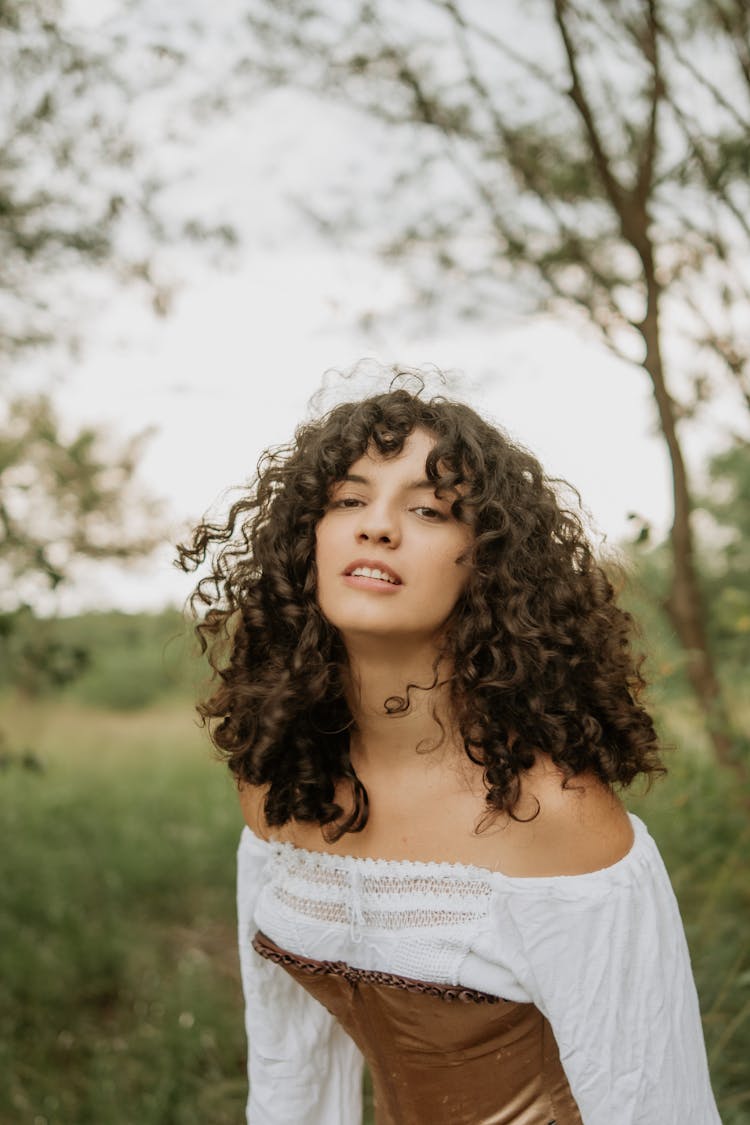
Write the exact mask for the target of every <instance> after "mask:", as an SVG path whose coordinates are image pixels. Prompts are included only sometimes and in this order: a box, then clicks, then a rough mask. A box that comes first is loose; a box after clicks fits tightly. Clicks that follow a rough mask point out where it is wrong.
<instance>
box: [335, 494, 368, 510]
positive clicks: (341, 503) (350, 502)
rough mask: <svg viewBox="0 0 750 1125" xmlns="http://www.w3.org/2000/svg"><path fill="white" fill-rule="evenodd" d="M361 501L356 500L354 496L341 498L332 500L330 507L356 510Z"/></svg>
mask: <svg viewBox="0 0 750 1125" xmlns="http://www.w3.org/2000/svg"><path fill="white" fill-rule="evenodd" d="M361 503H362V501H361V500H358V499H357V498H356V496H341V497H340V498H339V499H338V500H332V501H331V504H330V506H331V507H332V508H356V506H357V505H358V504H361Z"/></svg>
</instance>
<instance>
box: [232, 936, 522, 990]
mask: <svg viewBox="0 0 750 1125" xmlns="http://www.w3.org/2000/svg"><path fill="white" fill-rule="evenodd" d="M252 947H253V949H254V950H255V952H256V953H258V954H259V955H260V956H261V957H265V958H266V960H267V961H273V962H274V963H275V964H277V965H281V966H282V968H294V969H300V970H301V971H302V972H304V973H308V974H309V975H310V976H324V975H327V976H335V977H341V978H342V979H343V980H345V981H346V982H347V983H348V984H351V985H357V984H382V985H385V986H386V987H388V988H399V989H401V991H403V992H418V993H424V994H425V995H426V996H437V997H439V999H441V1000H461V1001H464V1002H468V1003H473V1004H507V1003H509V1001H507V1000H503V999H502V998H501V997H500V996H491V995H490V994H489V993H488V992H479V991H477V989H475V988H462V987H461V986H460V985H452V984H437V983H431V982H427V981H422V980H412V979H411V978H410V977H401V976H398V975H397V974H395V973H382V972H380V971H378V970H377V969H355V968H353V967H352V966H351V965H347V963H346V961H316V960H314V959H313V958H311V957H298V956H297V955H296V954H294V953H287V951H286V950H285V949H280V948H279V946H278V945H275V944H274V943H273V942H272V941H271V939H270V938H267V937H266V935H265V934H264V933H261V931H260V930H258V932H257V933H256V935H255V937H254V938H253V940H252Z"/></svg>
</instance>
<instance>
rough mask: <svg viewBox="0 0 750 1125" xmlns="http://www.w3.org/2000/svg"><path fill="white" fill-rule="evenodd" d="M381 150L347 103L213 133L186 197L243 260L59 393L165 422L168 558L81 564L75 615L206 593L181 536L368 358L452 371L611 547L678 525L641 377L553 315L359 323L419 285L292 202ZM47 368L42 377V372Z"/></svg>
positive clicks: (186, 278) (95, 328) (125, 310)
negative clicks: (327, 235)
mask: <svg viewBox="0 0 750 1125" xmlns="http://www.w3.org/2000/svg"><path fill="white" fill-rule="evenodd" d="M77 4H78V9H79V16H80V14H81V13H88V18H89V21H90V23H91V24H92V26H94V25H95V26H101V27H105V26H106V23H105V22H104V14H105V12H106V9H104V8H102V7H96V6H92V5H91V3H89V2H87V0H77ZM109 10H110V11H116V10H117V5H110V9H109ZM375 139H376V138H375V136H374V134H373V135H368V134H367V130H366V129H365V128H364V127H363V125H362V122H361V120H360V119H355V118H354V115H353V114H351V113H349V112H348V111H346V110H343V109H341V108H334V107H329V106H325V105H324V104H323V103H319V102H316V101H315V100H313V99H311V98H309V97H305V96H303V95H302V94H292V93H290V92H281V93H280V94H275V95H271V96H270V97H269V98H268V99H265V100H259V101H253V103H252V104H249V105H248V106H246V107H244V108H243V109H242V110H238V111H237V112H236V114H233V115H232V116H231V118H229V117H227V118H226V119H224V120H222V121H220V122H216V123H214V125H213V126H212V127H211V128H210V129H209V130H206V132H205V134H201V132H200V131H199V132H198V133H197V134H196V136H195V138H194V145H193V152H192V161H191V171H190V174H189V175H181V176H180V182H179V184H177V185H176V187H175V189H174V191H175V202H176V205H177V206H179V207H184V208H185V209H186V210H188V211H189V210H190V207H191V205H193V204H198V205H199V208H200V210H201V211H202V213H203V214H209V215H211V214H215V215H216V219H217V221H218V220H219V219H220V218H221V219H222V221H223V220H224V219H229V220H230V221H232V222H234V223H235V224H236V225H237V227H238V229H239V230H240V231H241V233H242V237H243V242H242V248H241V251H240V252H239V254H238V255H237V257H236V259H235V260H234V262H233V263H232V264H231V265H229V264H227V265H226V266H224V267H223V268H222V269H220V270H216V269H211V268H209V267H208V266H207V265H206V264H205V263H204V262H201V261H199V260H198V259H197V258H190V257H185V258H184V261H183V268H182V272H181V275H180V277H179V279H176V280H179V286H180V288H179V290H178V292H177V295H176V298H175V302H174V307H173V310H172V313H171V315H170V316H169V317H168V318H166V319H162V320H154V319H153V318H151V317H150V315H149V314H148V313H147V312H146V311H145V310H144V308H143V303H142V300H141V298H140V297H139V295H138V294H135V293H125V294H122V295H121V296H118V297H117V298H116V299H114V300H112V301H110V302H109V304H108V306H107V307H106V308H103V309H101V310H100V311H99V313H98V315H97V317H96V322H95V323H94V324H92V325H91V330H90V332H89V333H88V343H87V346H86V350H85V352H84V355H83V357H82V359H81V360H80V361H79V362H78V363H77V364H76V365H75V369H74V370H72V371H71V370H70V367H69V365H65V367H64V380H61V381H60V383H59V386H58V390H57V400H58V402H59V405H60V408H61V410H62V412H63V414H64V416H65V418H66V419H67V420H68V421H69V423H70V425H74V424H77V423H79V422H83V421H87V422H88V421H94V422H97V423H107V424H108V425H109V426H110V428H111V430H112V433H113V435H115V436H116V435H118V434H119V435H121V436H123V437H125V436H127V435H129V434H131V433H133V432H136V431H138V430H141V429H143V428H144V427H147V426H153V427H155V431H156V432H155V435H154V437H153V438H152V440H151V442H150V444H149V446H148V448H147V452H146V454H145V457H144V461H143V464H142V467H141V477H142V479H143V480H144V481H145V482H146V483H147V484H148V485H149V486H150V487H151V488H152V489H153V491H155V492H156V493H158V494H159V495H162V496H163V497H164V498H165V499H166V501H167V504H168V511H169V517H168V519H167V520H166V521H165V536H164V538H165V548H164V550H163V551H162V552H161V553H160V555H159V556H158V557H157V558H155V559H154V560H152V561H151V562H149V563H147V564H142V565H139V566H138V567H137V568H136V569H133V570H132V571H130V572H126V571H123V570H121V569H120V568H115V567H110V566H102V565H101V564H97V566H96V567H89V568H84V569H83V570H82V571H81V575H80V578H79V581H78V582H77V583H76V584H75V585H74V586H73V587H72V588H70V589H69V590H68V591H65V592H63V593H61V594H60V595H59V597H58V599H57V602H56V604H57V605H58V606H59V607H61V608H62V609H63V610H65V611H73V610H77V609H81V608H89V607H91V608H102V607H105V606H110V605H114V606H119V607H122V608H126V609H133V610H134V609H141V608H156V607H159V606H161V605H164V604H170V603H171V604H178V603H180V602H181V601H182V599H183V598H184V597H185V594H186V593H187V591H188V589H189V586H190V582H189V581H186V580H185V578H184V577H183V576H181V575H179V574H178V572H177V571H175V570H174V569H173V568H172V567H171V566H170V553H171V552H170V550H169V549H168V547H167V546H166V544H167V543H168V542H169V541H170V540H174V538H175V537H177V536H179V534H180V533H181V530H184V528H185V527H186V526H187V525H188V523H189V522H190V521H195V520H197V519H198V518H199V517H200V516H201V515H202V513H203V512H205V511H206V510H207V509H208V508H209V507H211V506H212V505H215V504H216V503H217V502H218V500H219V497H220V495H221V493H222V492H223V490H225V489H226V488H227V487H229V486H230V485H235V484H240V483H241V482H242V481H243V480H246V479H247V478H248V477H249V476H250V475H251V474H252V472H253V469H254V466H255V464H256V462H257V459H258V455H259V453H260V452H261V450H262V449H263V448H264V447H266V446H267V445H269V444H275V443H280V442H284V441H286V440H288V439H289V438H290V437H291V434H292V432H293V430H294V427H295V425H296V424H297V423H298V422H299V421H300V420H301V419H302V417H304V416H305V415H306V413H307V411H308V402H309V399H310V396H311V395H312V394H313V393H314V392H315V391H316V390H317V389H318V388H319V387H320V385H321V382H322V379H323V375H324V372H325V371H326V370H327V369H330V368H337V369H347V368H349V367H351V366H352V365H353V364H354V363H356V362H357V361H358V360H359V359H361V358H363V357H366V356H372V357H375V358H377V359H378V360H380V361H382V362H383V363H386V364H392V363H399V364H408V365H417V366H421V365H435V366H437V367H438V368H441V369H444V370H445V369H449V370H450V371H451V372H452V373H453V378H454V382H453V387H454V390H455V391H456V393H457V394H458V395H459V397H463V398H465V399H466V400H467V401H469V402H470V403H471V404H472V405H474V406H475V407H476V408H477V409H479V410H480V411H481V412H482V413H484V414H485V415H487V416H489V417H490V418H492V419H494V420H495V421H496V422H497V423H498V424H500V425H501V426H503V427H505V428H506V429H507V430H509V431H510V432H511V434H512V435H513V436H514V437H516V438H518V439H519V440H520V441H521V442H522V443H524V444H525V445H526V446H528V447H529V448H530V449H531V450H532V451H533V452H534V453H536V454H537V455H538V456H539V458H540V459H541V461H542V463H543V464H544V466H545V468H546V469H547V470H548V472H550V473H551V474H553V475H560V476H563V477H565V478H567V479H568V480H570V481H571V483H573V484H574V485H576V486H577V487H578V488H579V490H580V492H581V494H582V497H583V500H584V503H585V505H586V507H587V508H588V509H589V511H590V512H591V514H592V517H593V520H594V523H595V525H596V526H597V527H598V529H599V532H600V534H601V535H603V536H606V538H607V540H608V542H609V543H614V542H615V541H617V540H618V539H620V538H621V537H624V536H627V535H628V534H629V531H630V530H631V529H629V525H628V520H627V515H628V513H629V512H637V513H638V514H639V515H641V516H643V517H644V518H646V519H648V520H649V521H651V522H652V523H653V524H654V525H655V527H656V529H657V530H660V531H663V530H665V529H666V527H667V526H668V521H669V518H670V482H669V473H668V465H667V460H666V456H665V452H664V450H663V443H662V441H661V440H660V439H659V437H658V436H656V434H655V412H654V409H653V405H652V401H651V397H650V392H649V385H648V381H647V379H646V377H645V375H644V373H643V372H642V371H641V370H640V369H638V368H634V367H630V366H627V365H625V364H623V363H620V362H617V361H615V360H614V359H613V358H612V357H611V356H610V355H609V354H607V353H606V352H605V351H604V350H603V349H601V348H599V347H597V346H595V345H594V344H593V343H591V342H590V341H588V342H587V341H585V340H583V339H581V338H580V337H578V336H576V335H575V333H574V332H573V331H572V330H571V329H570V328H568V327H565V326H564V325H562V324H556V323H555V322H553V321H550V320H544V321H542V320H533V321H519V320H517V319H513V318H512V317H504V318H499V319H498V322H497V324H496V325H495V326H492V327H489V326H486V325H485V326H477V325H469V324H465V323H464V324H461V323H457V324H451V323H444V324H441V325H439V326H433V327H432V328H431V330H429V331H425V330H422V331H415V330H414V328H409V327H408V326H405V325H404V323H403V322H402V321H401V320H400V319H399V318H398V317H397V318H395V320H394V321H393V322H389V321H388V320H387V319H386V321H385V322H384V323H382V324H379V325H378V326H377V327H369V328H367V327H362V326H361V324H360V322H359V320H358V317H359V315H360V314H361V313H362V312H364V311H366V310H374V311H378V310H386V309H389V308H393V307H396V308H397V307H398V305H399V301H400V300H402V299H405V298H406V296H407V292H408V290H407V288H406V286H405V283H404V279H403V278H402V277H401V276H400V275H399V273H398V271H397V270H396V269H394V268H393V267H387V266H385V265H384V264H383V263H381V262H378V261H376V260H374V259H373V258H372V257H371V256H369V255H368V254H367V253H365V252H364V251H363V250H361V249H359V250H358V249H357V248H356V247H354V246H347V245H341V244H334V243H331V242H328V241H326V240H324V239H323V237H322V236H319V235H317V234H315V233H314V232H313V231H312V229H311V228H309V227H308V226H307V225H306V224H305V221H304V219H303V218H302V217H301V216H300V215H299V214H298V213H297V212H296V211H295V209H294V207H293V205H292V203H291V202H290V201H289V198H288V197H289V195H290V194H292V193H297V194H299V191H300V186H301V185H302V186H304V188H305V189H306V190H309V192H310V194H311V197H312V196H315V195H316V193H317V194H318V196H319V194H320V192H323V193H325V191H326V190H328V188H329V187H330V185H332V184H334V183H340V182H341V179H342V178H346V176H347V175H349V174H351V173H352V169H353V168H354V167H355V166H357V167H358V168H359V169H360V174H361V168H362V167H363V162H364V166H365V168H366V166H367V160H368V159H371V156H370V153H371V149H372V146H373V144H374V141H375ZM358 161H359V162H358ZM49 370H50V368H49V365H48V364H47V365H44V364H42V365H40V366H38V368H37V370H36V378H37V379H38V380H39V381H41V382H43V381H44V379H45V378H46V377H47V374H48V372H49ZM57 370H58V372H60V371H61V370H62V367H60V366H59V365H58V368H57ZM329 382H330V383H332V384H335V383H336V380H335V378H330V379H329ZM378 389H380V388H379V387H378ZM335 393H336V392H335V391H333V390H332V391H331V392H330V395H329V399H328V401H329V402H330V401H331V396H332V395H334V394H335ZM338 397H339V398H340V397H342V395H341V394H339V395H338ZM343 397H346V396H345V395H344V396H343ZM728 409H729V406H728V405H727V406H726V407H725V406H723V405H722V404H721V403H719V404H717V406H716V408H715V409H714V411H713V413H712V415H711V416H709V418H708V419H707V421H706V423H705V425H703V427H702V428H701V429H700V430H698V431H696V432H695V433H694V435H693V437H692V438H691V440H690V441H689V442H688V452H689V455H690V459H691V462H692V464H693V466H694V468H695V469H696V471H697V470H698V469H699V467H700V465H701V464H702V463H703V462H704V461H705V456H706V454H707V452H708V451H709V450H710V449H712V448H717V447H718V446H720V445H721V444H722V434H723V433H724V430H725V427H726V426H727V425H728V424H729V423H730V422H731V419H730V418H728V417H726V414H727V411H728Z"/></svg>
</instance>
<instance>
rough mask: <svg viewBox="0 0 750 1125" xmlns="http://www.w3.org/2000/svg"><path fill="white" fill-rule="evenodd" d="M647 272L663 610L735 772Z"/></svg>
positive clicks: (644, 327) (644, 328) (718, 748)
mask: <svg viewBox="0 0 750 1125" xmlns="http://www.w3.org/2000/svg"><path fill="white" fill-rule="evenodd" d="M650 273H652V271H651V270H650V269H649V268H648V266H647V268H646V274H647V277H646V284H647V294H648V296H647V308H646V315H645V317H644V319H643V322H642V324H641V326H640V330H641V334H642V336H643V339H644V342H645V344H646V357H645V360H644V363H643V366H644V367H645V369H646V371H647V372H648V374H649V376H650V378H651V385H652V389H653V393H654V399H655V400H656V406H657V410H658V412H659V422H660V425H661V430H662V433H663V435H664V440H665V441H666V443H667V448H668V450H669V460H670V464H671V468H672V490H673V499H674V520H673V523H672V527H671V529H670V536H669V538H670V545H671V548H672V585H671V589H670V591H669V594H668V596H667V599H666V602H665V608H666V611H667V613H668V615H669V618H670V620H671V622H672V624H673V625H674V628H675V630H676V632H677V636H678V637H679V639H680V643H681V644H682V647H683V648H684V650H685V653H686V655H687V665H686V671H687V675H688V680H689V683H690V686H691V688H692V690H693V693H694V695H695V698H696V699H697V701H698V704H699V706H700V708H701V711H702V712H703V715H704V718H705V722H706V729H707V732H708V735H709V738H710V740H711V744H712V746H713V749H714V753H715V755H716V758H717V760H718V761H719V762H720V763H721V764H722V765H724V766H729V767H731V768H732V769H734V770H736V771H737V772H740V773H742V775H743V777H744V774H745V770H744V767H743V766H742V765H741V763H740V762H739V761H738V760H737V759H736V757H735V756H734V754H733V740H732V735H731V721H730V718H729V714H728V712H727V709H726V704H725V702H724V699H723V696H722V691H721V686H720V684H719V680H718V677H717V675H716V670H715V667H714V662H713V658H712V656H711V652H710V650H709V645H708V636H707V631H706V613H705V607H704V601H703V594H702V592H701V589H700V585H699V583H698V576H697V573H696V566H695V546H694V540H693V532H692V527H691V523H690V516H691V511H692V501H691V497H690V489H689V486H688V480H687V471H686V468H685V460H684V457H683V455H682V448H681V446H680V439H679V437H678V434H677V426H676V419H675V411H674V403H673V401H672V398H671V396H670V394H669V392H668V390H667V386H666V381H665V377H664V366H663V362H662V354H661V340H660V308H659V299H660V293H659V287H658V284H657V282H656V279H655V278H654V277H653V276H648V275H649V274H650Z"/></svg>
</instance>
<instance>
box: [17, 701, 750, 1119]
mask: <svg viewBox="0 0 750 1125" xmlns="http://www.w3.org/2000/svg"><path fill="white" fill-rule="evenodd" d="M675 714H676V715H677V714H679V717H680V724H681V725H682V727H683V728H684V727H685V718H684V716H685V712H684V709H678V711H676V712H675ZM0 728H4V729H5V730H6V731H8V732H9V734H10V751H11V752H10V754H9V755H8V754H6V756H5V758H4V759H3V761H4V764H5V768H4V769H3V770H2V772H0V786H1V792H2V798H1V802H2V806H1V807H2V813H1V815H2V829H3V840H4V847H3V848H2V850H1V851H0V1073H2V1074H3V1075H5V1076H9V1080H6V1081H4V1082H2V1083H0V1121H2V1122H3V1125H239V1122H241V1121H242V1120H243V1107H244V1100H245V1092H246V1091H245V1042H244V1032H243V1027H242V1008H241V993H240V984H239V971H238V964H237V955H236V949H235V917H234V870H233V868H234V852H235V848H236V843H237V838H238V834H239V830H240V817H239V813H238V809H237V805H236V798H235V795H234V792H233V789H232V785H231V783H230V781H229V778H228V777H227V775H226V771H225V770H224V768H223V767H222V766H220V765H216V764H213V763H212V762H211V760H210V757H209V752H208V748H207V745H206V742H205V740H204V736H203V735H202V734H201V733H200V732H199V731H198V730H197V729H196V728H195V726H194V724H193V722H192V717H191V712H190V706H189V704H185V703H183V702H180V701H176V702H174V703H172V704H167V703H161V704H159V705H158V706H154V707H152V708H151V709H148V710H142V711H131V712H129V713H117V712H112V711H97V710H94V709H90V708H85V707H83V706H81V704H80V703H77V702H73V701H69V702H68V703H67V704H61V703H60V702H59V701H58V702H53V701H47V702H39V701H36V702H34V703H33V704H31V703H29V702H27V701H24V700H23V699H20V698H11V697H6V698H5V700H4V701H3V702H2V704H1V705H0ZM675 729H677V725H675ZM679 734H680V738H681V740H687V741H686V749H685V750H683V751H682V752H681V753H680V754H679V755H677V754H676V755H674V756H673V759H672V760H671V763H670V764H671V770H672V772H671V775H670V777H669V779H668V780H667V781H665V782H660V783H658V784H657V786H656V787H655V788H654V790H653V791H652V793H651V794H650V795H649V796H647V797H645V798H636V797H630V798H628V804H629V805H630V807H631V808H633V809H634V811H637V812H638V813H639V814H640V815H641V816H642V817H643V818H644V819H645V820H646V822H647V823H648V825H649V827H650V829H651V831H652V833H653V835H654V836H655V837H656V839H657V841H658V843H659V845H660V847H661V848H662V852H663V854H664V857H665V860H666V862H667V865H668V867H669V869H670V872H671V874H672V878H673V882H674V885H675V889H676V891H677V894H678V898H679V900H680V904H681V907H682V910H683V915H684V918H685V922H686V928H687V932H688V939H689V942H690V945H691V950H692V956H693V963H694V969H695V973H696V978H697V981H698V988H699V993H700V998H701V1007H702V1010H703V1013H704V1026H705V1031H706V1040H707V1044H708V1049H709V1054H710V1059H711V1066H712V1074H713V1080H714V1088H715V1090H716V1093H717V1097H718V1100H719V1103H720V1110H721V1113H722V1120H723V1122H724V1125H748V1123H750V1073H749V1070H750V1066H749V1064H748V1059H750V926H748V907H749V906H750V879H749V878H748V867H747V861H746V857H747V855H748V850H749V849H748V844H749V843H750V827H749V826H748V821H747V816H746V815H744V814H743V812H742V810H741V808H740V807H739V804H738V803H737V801H736V795H735V793H734V791H733V786H732V784H731V781H730V780H729V779H727V778H724V777H723V776H721V775H719V774H717V772H716V771H714V770H712V769H710V768H707V767H706V765H705V764H702V757H701V755H700V753H699V752H697V751H696V752H695V753H694V754H692V755H691V754H690V752H689V727H688V728H687V729H680V731H679ZM24 749H29V750H31V751H33V754H34V755H35V756H34V757H33V758H31V759H30V760H29V765H28V766H24V765H23V764H22V762H21V757H20V755H21V752H22V751H24ZM37 765H38V766H41V768H36V766H37Z"/></svg>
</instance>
